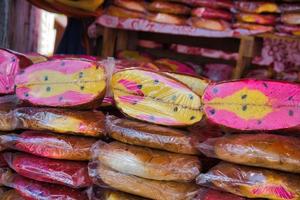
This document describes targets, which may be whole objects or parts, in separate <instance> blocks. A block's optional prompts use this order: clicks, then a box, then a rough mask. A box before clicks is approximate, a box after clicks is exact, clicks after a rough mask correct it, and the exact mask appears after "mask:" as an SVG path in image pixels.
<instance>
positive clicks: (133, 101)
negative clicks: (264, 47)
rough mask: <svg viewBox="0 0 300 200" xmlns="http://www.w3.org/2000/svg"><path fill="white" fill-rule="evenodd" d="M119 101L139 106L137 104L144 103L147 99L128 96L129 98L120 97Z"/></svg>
mask: <svg viewBox="0 0 300 200" xmlns="http://www.w3.org/2000/svg"><path fill="white" fill-rule="evenodd" d="M119 99H120V101H122V102H123V103H129V104H137V103H139V102H141V101H143V100H144V99H145V98H144V97H142V96H133V95H127V96H120V97H119Z"/></svg>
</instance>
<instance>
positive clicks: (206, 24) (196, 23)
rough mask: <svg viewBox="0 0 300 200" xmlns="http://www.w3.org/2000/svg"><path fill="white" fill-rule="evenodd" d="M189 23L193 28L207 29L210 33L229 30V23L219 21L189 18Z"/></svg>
mask: <svg viewBox="0 0 300 200" xmlns="http://www.w3.org/2000/svg"><path fill="white" fill-rule="evenodd" d="M189 22H190V24H191V25H192V26H193V27H195V28H201V29H208V30H212V31H226V30H228V29H229V28H230V25H229V23H228V22H226V21H224V20H221V19H204V18H198V17H191V18H190V21H189Z"/></svg>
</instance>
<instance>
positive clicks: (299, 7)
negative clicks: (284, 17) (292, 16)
mask: <svg viewBox="0 0 300 200" xmlns="http://www.w3.org/2000/svg"><path fill="white" fill-rule="evenodd" d="M295 2H296V1H295ZM280 11H281V12H282V13H284V12H299V11H300V4H299V2H297V3H282V4H280Z"/></svg>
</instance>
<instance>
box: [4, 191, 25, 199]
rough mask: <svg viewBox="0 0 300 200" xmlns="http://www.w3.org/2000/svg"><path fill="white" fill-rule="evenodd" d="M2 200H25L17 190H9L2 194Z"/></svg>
mask: <svg viewBox="0 0 300 200" xmlns="http://www.w3.org/2000/svg"><path fill="white" fill-rule="evenodd" d="M0 200H25V199H24V198H23V197H21V195H20V194H19V193H18V192H17V191H16V190H8V191H6V192H5V193H4V194H2V195H1V194H0Z"/></svg>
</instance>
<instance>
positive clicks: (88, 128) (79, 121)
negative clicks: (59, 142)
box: [13, 107, 105, 137]
mask: <svg viewBox="0 0 300 200" xmlns="http://www.w3.org/2000/svg"><path fill="white" fill-rule="evenodd" d="M13 113H14V117H15V118H16V119H17V120H18V121H19V125H18V128H20V129H31V130H38V131H40V130H45V131H53V132H57V133H71V134H76V135H85V136H92V137H101V136H104V135H105V130H104V126H105V117H104V115H103V114H102V112H99V111H76V110H74V111H71V110H63V109H55V108H34V107H23V108H17V109H15V110H14V111H13Z"/></svg>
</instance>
